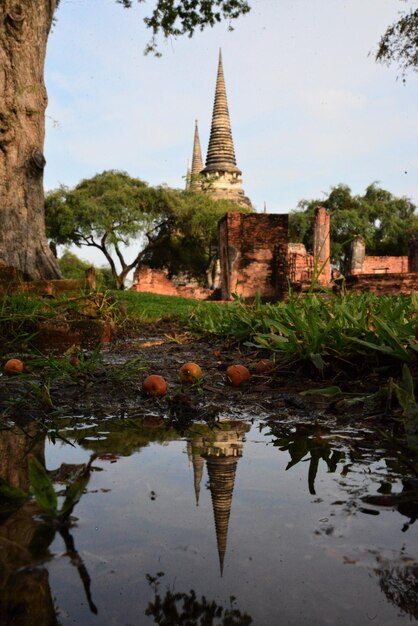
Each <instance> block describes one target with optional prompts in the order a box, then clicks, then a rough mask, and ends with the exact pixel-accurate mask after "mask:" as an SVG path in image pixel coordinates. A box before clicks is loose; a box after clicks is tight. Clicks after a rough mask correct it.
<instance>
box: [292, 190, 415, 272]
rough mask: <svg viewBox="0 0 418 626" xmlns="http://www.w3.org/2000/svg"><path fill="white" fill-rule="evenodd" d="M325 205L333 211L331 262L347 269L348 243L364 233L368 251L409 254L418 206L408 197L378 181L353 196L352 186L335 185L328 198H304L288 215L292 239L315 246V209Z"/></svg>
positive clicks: (384, 253)
mask: <svg viewBox="0 0 418 626" xmlns="http://www.w3.org/2000/svg"><path fill="white" fill-rule="evenodd" d="M318 206H323V207H325V208H326V209H328V211H329V212H330V214H331V261H332V262H333V263H334V264H336V265H337V266H339V267H340V268H341V269H343V268H344V263H345V260H346V258H347V255H348V252H349V246H350V242H351V241H352V239H353V238H354V237H355V235H362V236H363V237H364V239H365V242H366V250H367V254H370V255H402V254H407V250H408V236H409V234H410V233H411V232H415V231H416V230H418V216H417V213H416V206H415V205H414V204H413V203H412V202H411V201H410V200H409V199H408V198H405V197H402V198H397V197H395V196H393V195H392V194H391V193H390V192H389V191H386V190H385V189H382V188H381V187H379V186H378V185H377V183H372V184H371V185H369V186H368V187H367V189H366V191H365V193H364V194H363V195H353V194H352V193H351V189H350V187H348V186H347V185H343V184H339V185H336V186H335V187H332V188H331V190H330V192H329V194H328V195H327V197H326V198H325V199H324V198H322V199H316V200H301V201H300V202H299V204H298V207H297V209H296V210H295V211H292V212H291V213H290V215H289V238H290V240H291V241H295V242H303V243H304V244H305V245H306V247H307V249H308V250H312V245H313V223H314V212H315V208H316V207H318Z"/></svg>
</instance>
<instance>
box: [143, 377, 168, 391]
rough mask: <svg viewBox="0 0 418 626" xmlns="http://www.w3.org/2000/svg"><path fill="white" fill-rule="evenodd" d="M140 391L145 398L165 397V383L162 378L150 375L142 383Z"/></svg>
mask: <svg viewBox="0 0 418 626" xmlns="http://www.w3.org/2000/svg"><path fill="white" fill-rule="evenodd" d="M142 389H143V391H144V393H146V394H147V396H165V394H166V393H167V383H166V382H165V380H164V378H163V377H162V376H158V374H151V376H147V377H146V379H145V380H144V382H143V383H142Z"/></svg>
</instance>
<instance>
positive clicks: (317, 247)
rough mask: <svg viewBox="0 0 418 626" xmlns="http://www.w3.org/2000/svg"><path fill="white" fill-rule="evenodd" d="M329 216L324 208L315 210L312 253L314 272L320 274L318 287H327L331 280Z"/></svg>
mask: <svg viewBox="0 0 418 626" xmlns="http://www.w3.org/2000/svg"><path fill="white" fill-rule="evenodd" d="M330 223H331V222H330V215H329V213H328V212H327V210H326V209H325V208H324V207H317V208H316V209H315V221H314V243H313V253H314V259H315V266H316V269H315V272H316V273H317V272H320V274H319V276H317V282H318V283H319V284H320V285H329V283H330V278H331V261H330V254H331V245H330Z"/></svg>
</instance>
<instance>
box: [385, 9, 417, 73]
mask: <svg viewBox="0 0 418 626" xmlns="http://www.w3.org/2000/svg"><path fill="white" fill-rule="evenodd" d="M376 60H377V61H379V62H381V63H386V64H387V65H390V64H391V63H396V64H397V65H398V67H399V69H400V75H401V76H402V80H403V81H404V82H405V76H406V74H407V73H408V71H409V70H412V71H415V72H417V71H418V8H415V9H410V11H409V12H406V11H405V12H403V14H402V17H400V18H399V20H397V21H396V22H394V23H393V24H391V25H390V26H388V27H387V29H386V31H385V33H384V34H383V35H382V37H381V39H380V41H379V45H378V48H377V52H376Z"/></svg>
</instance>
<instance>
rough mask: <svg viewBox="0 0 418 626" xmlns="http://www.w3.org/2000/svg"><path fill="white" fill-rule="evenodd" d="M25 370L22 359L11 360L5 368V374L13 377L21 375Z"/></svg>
mask: <svg viewBox="0 0 418 626" xmlns="http://www.w3.org/2000/svg"><path fill="white" fill-rule="evenodd" d="M23 369H24V365H23V362H22V361H21V360H20V359H9V360H8V361H7V363H6V364H5V366H4V373H5V374H7V376H13V375H14V374H21V373H22V372H23Z"/></svg>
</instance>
